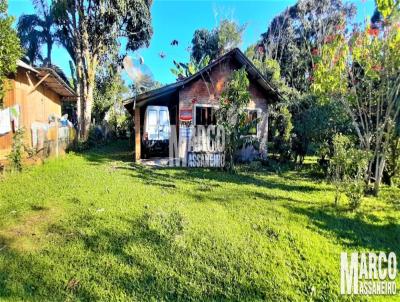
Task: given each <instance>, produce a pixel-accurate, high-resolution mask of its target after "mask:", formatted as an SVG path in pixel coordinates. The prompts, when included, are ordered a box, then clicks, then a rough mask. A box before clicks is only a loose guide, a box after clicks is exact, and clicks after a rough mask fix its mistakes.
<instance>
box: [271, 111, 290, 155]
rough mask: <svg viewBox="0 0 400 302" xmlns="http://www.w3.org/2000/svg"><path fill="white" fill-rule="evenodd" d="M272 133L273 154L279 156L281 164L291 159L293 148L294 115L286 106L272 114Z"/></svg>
mask: <svg viewBox="0 0 400 302" xmlns="http://www.w3.org/2000/svg"><path fill="white" fill-rule="evenodd" d="M271 117H272V120H271V126H270V131H271V134H272V145H271V150H270V151H271V152H273V153H277V154H279V160H280V161H281V162H285V161H288V160H289V159H290V157H291V147H292V130H293V124H292V114H291V113H290V112H289V109H288V108H287V107H286V106H281V107H279V108H277V109H276V110H274V111H273V112H272V115H271Z"/></svg>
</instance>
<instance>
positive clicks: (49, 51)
mask: <svg viewBox="0 0 400 302" xmlns="http://www.w3.org/2000/svg"><path fill="white" fill-rule="evenodd" d="M50 39H51V38H50ZM52 49H53V41H50V40H48V41H47V64H48V65H49V66H51V50H52Z"/></svg>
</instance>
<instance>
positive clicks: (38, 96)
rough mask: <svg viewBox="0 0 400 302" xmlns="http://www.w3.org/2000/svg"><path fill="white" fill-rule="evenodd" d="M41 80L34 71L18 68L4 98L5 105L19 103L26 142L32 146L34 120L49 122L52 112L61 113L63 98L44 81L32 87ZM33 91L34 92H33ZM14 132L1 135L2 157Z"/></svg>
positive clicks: (6, 152) (6, 151)
mask: <svg viewBox="0 0 400 302" xmlns="http://www.w3.org/2000/svg"><path fill="white" fill-rule="evenodd" d="M38 82H39V80H38V78H37V77H36V76H35V74H34V73H33V72H30V71H27V70H26V69H23V68H18V71H17V73H16V75H15V78H14V79H10V80H9V88H10V89H9V90H8V91H7V92H6V95H5V98H4V107H11V106H13V105H16V104H19V106H20V111H21V118H20V125H21V127H24V128H25V143H26V144H28V145H29V146H31V141H32V140H31V124H32V122H43V123H47V121H48V117H49V115H50V114H56V115H58V116H60V115H61V99H60V96H59V95H58V94H57V93H55V92H54V91H52V90H50V89H48V88H47V87H46V86H45V85H44V84H43V83H42V84H40V85H39V86H38V87H36V88H35V89H34V90H33V91H32V89H33V88H34V87H35V85H36V84H37V83H38ZM31 91H32V92H31ZM12 136H13V134H12V133H7V134H6V135H3V136H0V158H1V157H4V156H5V155H6V154H8V152H9V150H10V147H11V143H12Z"/></svg>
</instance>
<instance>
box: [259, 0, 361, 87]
mask: <svg viewBox="0 0 400 302" xmlns="http://www.w3.org/2000/svg"><path fill="white" fill-rule="evenodd" d="M354 14H355V6H354V5H352V4H345V3H344V2H343V1H340V0H326V1H314V0H299V1H297V2H296V3H295V4H294V5H292V6H290V7H288V8H287V9H286V10H285V11H284V12H282V13H281V14H279V15H278V16H276V17H275V18H274V19H273V20H272V21H271V23H270V25H269V27H268V30H267V32H265V33H264V34H262V39H261V41H260V42H259V43H258V46H259V47H257V50H258V52H259V53H260V55H261V56H266V57H268V58H272V59H275V60H277V61H278V62H279V65H280V67H281V73H282V76H283V77H284V78H285V80H286V82H287V83H288V85H290V87H292V88H296V90H298V91H300V92H301V93H304V92H305V93H307V92H308V91H309V87H310V84H311V83H312V81H311V80H312V78H311V75H312V69H313V65H314V63H315V62H314V56H315V52H316V51H317V50H318V49H320V48H321V46H322V45H323V44H324V43H325V42H326V41H327V40H329V39H330V36H331V35H333V34H335V33H336V32H337V31H338V29H339V28H342V27H346V25H345V24H346V22H347V21H348V20H350V19H351V18H352V17H353V16H354Z"/></svg>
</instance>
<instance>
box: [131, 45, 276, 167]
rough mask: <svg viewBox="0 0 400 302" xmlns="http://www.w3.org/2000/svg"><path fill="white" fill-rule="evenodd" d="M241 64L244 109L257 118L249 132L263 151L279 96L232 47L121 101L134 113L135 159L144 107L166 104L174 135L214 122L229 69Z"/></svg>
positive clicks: (246, 155) (247, 155)
mask: <svg viewBox="0 0 400 302" xmlns="http://www.w3.org/2000/svg"><path fill="white" fill-rule="evenodd" d="M242 67H244V68H245V69H246V71H247V74H248V78H249V81H250V87H249V90H250V94H251V100H250V102H249V104H248V108H247V109H248V112H249V118H250V119H257V121H258V124H257V129H255V130H254V131H253V133H251V135H253V136H255V137H257V138H259V139H260V148H259V150H258V151H257V152H261V153H262V152H264V153H265V152H267V150H266V143H267V141H266V140H267V137H268V135H267V134H268V115H269V106H270V104H272V103H274V102H277V101H278V100H279V99H280V95H279V93H278V92H277V91H276V90H275V89H274V88H273V87H272V85H271V84H270V83H269V82H268V80H267V79H266V78H265V77H264V76H263V75H262V74H261V72H260V71H259V70H258V69H257V68H256V67H255V66H254V65H253V63H252V62H251V61H250V60H249V59H248V58H247V57H246V56H245V55H244V54H243V53H242V52H241V51H240V50H239V49H238V48H235V49H233V50H232V51H230V52H228V53H226V54H225V55H223V56H221V57H219V58H218V59H216V60H214V61H213V62H211V63H210V64H209V65H208V66H206V67H205V68H203V69H202V70H200V71H199V72H197V73H196V74H194V75H192V76H190V77H187V78H184V79H182V80H179V81H177V82H176V83H173V84H170V85H166V86H163V87H161V88H158V89H155V90H152V91H148V92H145V93H143V94H140V95H138V96H136V97H134V98H131V99H128V100H127V101H126V102H125V104H124V105H125V108H126V109H127V110H128V111H129V112H130V113H131V114H132V116H134V123H135V159H136V160H140V159H141V158H143V154H142V152H141V143H142V139H143V136H144V133H143V123H144V118H145V112H146V108H147V107H148V106H167V107H168V111H169V121H170V124H171V127H176V129H173V130H174V131H172V132H173V133H177V134H178V136H182V135H187V134H185V133H188V132H189V133H190V131H186V130H188V129H190V128H191V127H193V126H198V125H205V126H208V125H210V124H214V123H215V117H214V116H213V113H214V112H215V110H216V109H217V108H218V106H219V96H220V95H221V92H222V91H223V89H224V86H225V83H226V82H227V80H228V79H229V76H230V74H231V73H232V71H234V70H238V69H240V68H242ZM188 139H190V138H189V137H188ZM242 156H243V157H244V158H243V159H244V160H247V159H250V158H251V152H250V151H249V152H248V151H246V150H243V152H242Z"/></svg>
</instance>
